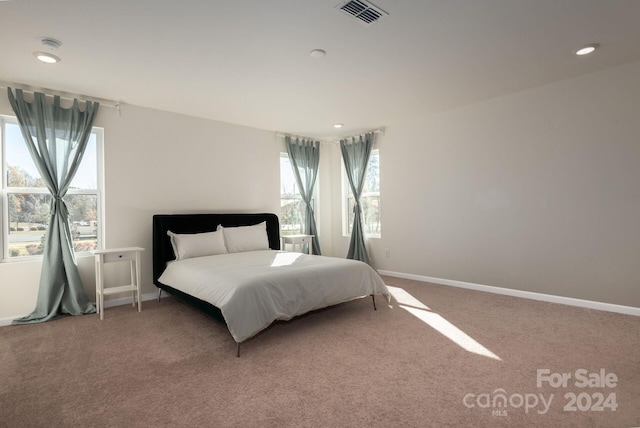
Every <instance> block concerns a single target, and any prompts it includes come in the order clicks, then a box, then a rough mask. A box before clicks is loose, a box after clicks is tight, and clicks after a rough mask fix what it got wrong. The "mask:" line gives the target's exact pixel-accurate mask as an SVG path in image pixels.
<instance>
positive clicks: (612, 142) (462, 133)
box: [334, 62, 640, 307]
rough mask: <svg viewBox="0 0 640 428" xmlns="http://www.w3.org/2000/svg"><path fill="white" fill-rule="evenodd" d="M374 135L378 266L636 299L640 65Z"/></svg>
mask: <svg viewBox="0 0 640 428" xmlns="http://www.w3.org/2000/svg"><path fill="white" fill-rule="evenodd" d="M378 146H379V148H380V157H381V160H380V165H381V167H380V168H381V198H382V202H381V203H382V238H381V239H372V240H371V241H370V248H371V254H372V256H373V258H374V260H375V261H376V264H377V267H378V268H380V269H384V270H388V271H395V272H401V273H406V274H414V275H420V276H428V277H436V278H444V279H449V280H456V281H464V282H471V283H476V284H483V285H492V286H497V287H507V288H513V289H518V290H527V291H533V292H538V293H545V294H552V295H559V296H568V297H574V298H579V299H586V300H595V301H600V302H607V303H615V304H621V305H627V306H635V307H640V264H639V261H640V62H636V63H633V64H630V65H625V66H620V67H616V68H612V69H608V70H605V71H602V72H598V73H594V74H590V75H586V76H582V77H578V78H573V79H569V80H564V81H561V82H557V83H554V84H549V85H545V86H542V87H538V88H534V89H530V90H527V91H524V92H520V93H516V94H512V95H509V96H505V97H500V98H497V99H492V100H489V101H485V102H482V103H478V104H475V105H471V106H467V107H465V108H460V109H457V110H454V111H449V112H446V113H442V114H439V115H436V116H432V117H421V118H418V119H417V120H416V119H414V120H408V121H406V122H405V123H401V124H395V125H393V126H389V127H388V128H387V131H386V134H385V135H384V136H382V137H379V138H378ZM335 150H337V149H335ZM335 150H334V151H335ZM334 158H337V159H339V153H338V154H335V153H334ZM334 172H335V170H334ZM338 192H339V187H337V186H336V187H334V195H338ZM334 201H336V202H335V203H336V204H337V203H339V202H338V200H337V199H334ZM338 215H339V213H338V212H337V211H334V216H335V217H334V233H335V234H336V236H339V219H338V217H337V216H338ZM347 248H348V240H347V239H346V238H336V239H334V252H335V253H337V254H346V250H347ZM384 249H390V250H391V256H390V258H384Z"/></svg>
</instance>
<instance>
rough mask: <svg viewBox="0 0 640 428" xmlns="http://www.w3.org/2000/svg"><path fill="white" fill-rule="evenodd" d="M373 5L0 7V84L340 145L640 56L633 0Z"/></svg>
mask: <svg viewBox="0 0 640 428" xmlns="http://www.w3.org/2000/svg"><path fill="white" fill-rule="evenodd" d="M373 3H374V4H375V5H376V6H378V7H379V8H380V9H383V10H384V11H385V12H387V13H388V16H386V17H384V18H383V19H381V20H380V21H379V22H377V23H375V24H373V25H370V26H365V25H363V24H362V23H360V22H359V21H357V20H356V19H354V18H353V17H350V16H347V15H346V14H343V13H341V12H339V10H338V9H336V6H338V5H339V4H341V2H340V0H268V1H265V0H245V1H238V0H182V1H179V0H173V1H166V0H110V1H104V0H56V1H52V0H9V1H0V84H2V85H3V86H7V85H15V84H20V85H23V86H25V87H27V88H34V89H50V90H54V91H57V92H61V93H66V94H74V95H84V96H88V97H96V98H101V99H106V100H114V101H120V102H122V103H123V105H124V106H123V114H126V104H132V105H138V106H144V107H150V108H154V109H160V110H166V111H171V112H176V113H182V114H186V115H191V116H197V117H203V118H209V119H214V120H219V121H223V122H228V123H234V124H240V125H246V126H251V127H255V128H260V129H266V130H272V131H279V132H286V133H291V134H297V135H304V136H309V137H314V138H320V139H331V138H334V139H335V138H337V137H339V136H343V135H350V134H354V133H358V132H361V131H364V130H368V129H372V128H378V127H383V126H385V127H392V126H394V125H396V124H399V123H401V122H403V121H405V120H407V119H411V118H415V117H421V116H424V115H429V114H433V113H437V112H440V111H445V110H448V109H452V108H456V107H460V106H464V105H467V104H471V103H475V102H478V101H481V100H485V99H489V98H493V97H497V96H501V95H505V94H509V93H513V92H517V91H521V90H524V89H527V88H531V87H534V86H538V85H543V84H546V83H550V82H553V81H557V80H561V79H566V78H570V77H574V76H578V75H581V74H585V73H591V72H594V71H597V70H601V69H604V68H607V67H612V66H616V65H621V64H624V63H629V62H634V61H638V60H640V1H638V0H455V1H451V0H373ZM44 37H52V38H55V39H57V40H59V41H60V42H62V45H61V47H60V48H59V49H58V50H57V52H56V55H58V56H59V57H61V58H62V61H61V62H60V63H58V64H55V65H45V64H43V63H40V62H39V61H37V60H36V59H35V58H34V56H33V52H34V51H37V50H43V46H42V44H41V39H42V38H44ZM592 42H596V43H599V44H600V45H601V47H600V49H599V50H598V51H596V52H595V53H594V54H592V55H588V56H585V57H578V56H576V55H574V54H573V52H574V51H575V50H576V49H577V48H579V47H581V46H582V45H585V44H588V43H592ZM313 49H323V50H325V51H326V52H327V54H326V56H325V57H323V58H314V57H312V56H311V55H310V51H311V50H313ZM335 123H343V124H344V127H343V128H342V129H334V128H333V124H335Z"/></svg>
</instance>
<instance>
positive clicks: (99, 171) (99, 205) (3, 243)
mask: <svg viewBox="0 0 640 428" xmlns="http://www.w3.org/2000/svg"><path fill="white" fill-rule="evenodd" d="M7 124H14V125H18V120H17V118H16V117H15V116H9V115H0V171H2V174H1V177H0V193H1V195H0V196H1V197H0V213H1V214H0V228H1V229H2V232H1V233H0V247H1V249H2V253H1V254H0V262H2V263H14V262H21V261H30V260H42V255H41V254H38V255H20V256H11V254H10V250H9V228H10V227H11V224H10V223H11V222H10V218H9V196H10V195H12V194H36V195H42V194H44V195H50V193H49V191H48V189H47V188H46V187H9V186H8V181H7V180H8V165H7V164H6V160H7V152H6V150H7V144H5V143H6V135H5V134H6V125H7ZM91 133H92V134H94V135H95V140H96V148H95V151H96V186H97V188H96V189H72V188H70V189H69V190H68V191H67V193H66V195H65V196H68V195H92V196H95V197H96V221H97V230H96V249H103V248H104V217H105V216H104V213H105V210H104V128H101V127H97V126H94V127H92V129H91ZM90 254H91V253H90V252H89V251H76V252H75V255H76V256H86V255H90Z"/></svg>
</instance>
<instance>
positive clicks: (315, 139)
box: [275, 132, 331, 143]
mask: <svg viewBox="0 0 640 428" xmlns="http://www.w3.org/2000/svg"><path fill="white" fill-rule="evenodd" d="M275 136H276V138H278V137H282V138H284V137H291V138H302V139H303V140H311V141H319V142H321V143H331V141H327V140H321V139H320V138H311V137H304V136H302V135H295V134H288V133H285V132H276V135H275Z"/></svg>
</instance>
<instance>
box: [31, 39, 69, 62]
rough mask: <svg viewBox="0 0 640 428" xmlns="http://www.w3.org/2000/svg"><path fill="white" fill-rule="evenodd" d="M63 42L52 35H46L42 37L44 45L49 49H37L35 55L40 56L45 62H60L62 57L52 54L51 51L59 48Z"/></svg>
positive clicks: (39, 58)
mask: <svg viewBox="0 0 640 428" xmlns="http://www.w3.org/2000/svg"><path fill="white" fill-rule="evenodd" d="M61 44H62V43H60V42H59V41H57V40H56V39H52V38H51V37H45V38H44V39H42V46H44V47H45V48H46V49H47V52H45V51H37V52H34V53H33V56H35V57H36V58H38V60H40V61H42V62H44V63H45V64H55V63H56V62H60V61H61V60H60V57H58V56H56V55H54V54H52V53H51V52H53V51H56V50H58V48H59V47H60V45H61Z"/></svg>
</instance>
